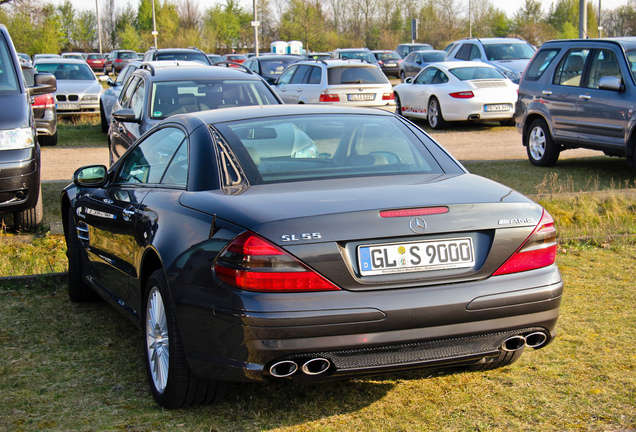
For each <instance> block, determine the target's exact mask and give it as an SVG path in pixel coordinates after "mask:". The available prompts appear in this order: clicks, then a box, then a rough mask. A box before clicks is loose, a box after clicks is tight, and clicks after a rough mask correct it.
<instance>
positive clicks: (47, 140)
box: [38, 131, 57, 146]
mask: <svg viewBox="0 0 636 432" xmlns="http://www.w3.org/2000/svg"><path fill="white" fill-rule="evenodd" d="M38 142H39V143H40V145H41V146H54V145H57V131H55V133H54V134H53V135H38Z"/></svg>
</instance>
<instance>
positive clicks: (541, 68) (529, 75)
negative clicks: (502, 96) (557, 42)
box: [523, 48, 561, 81]
mask: <svg viewBox="0 0 636 432" xmlns="http://www.w3.org/2000/svg"><path fill="white" fill-rule="evenodd" d="M559 51H561V49H560V48H552V49H544V50H541V51H540V52H539V53H537V55H536V56H535V58H534V59H533V60H532V63H531V64H530V66H528V70H527V71H526V73H525V75H524V77H523V78H524V79H526V80H529V81H537V80H538V79H539V78H541V76H542V75H543V72H545V70H546V69H547V68H548V66H550V65H551V64H552V62H553V61H554V59H555V58H556V57H557V54H558V53H559Z"/></svg>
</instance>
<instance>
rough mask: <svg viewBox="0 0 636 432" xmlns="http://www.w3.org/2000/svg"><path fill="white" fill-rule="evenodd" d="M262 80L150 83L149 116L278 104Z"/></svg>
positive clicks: (158, 116)
mask: <svg viewBox="0 0 636 432" xmlns="http://www.w3.org/2000/svg"><path fill="white" fill-rule="evenodd" d="M278 104H279V102H278V100H277V99H276V97H275V96H274V95H273V94H272V92H271V91H270V90H269V89H268V87H267V86H266V85H265V84H264V83H263V82H262V81H256V80H183V81H167V82H155V83H153V85H152V98H151V109H150V112H151V116H150V117H151V118H153V119H164V118H166V117H168V116H171V115H174V114H183V113H188V112H197V111H204V110H209V109H217V108H231V107H237V106H248V105H278Z"/></svg>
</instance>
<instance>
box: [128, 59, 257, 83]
mask: <svg viewBox="0 0 636 432" xmlns="http://www.w3.org/2000/svg"><path fill="white" fill-rule="evenodd" d="M142 66H143V63H142ZM135 73H136V74H141V73H147V74H148V75H150V76H152V81H171V80H174V81H178V80H181V79H206V78H214V79H233V78H234V79H243V80H255V81H261V78H260V77H259V76H258V75H254V74H251V73H246V72H242V71H241V70H238V69H234V68H228V67H224V66H208V65H202V66H174V67H165V68H156V69H154V73H153V72H151V71H150V70H148V69H144V68H140V69H138V70H137V71H135Z"/></svg>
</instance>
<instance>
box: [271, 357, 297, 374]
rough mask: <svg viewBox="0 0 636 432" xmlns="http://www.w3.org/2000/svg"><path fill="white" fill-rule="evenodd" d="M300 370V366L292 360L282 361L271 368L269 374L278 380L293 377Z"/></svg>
mask: <svg viewBox="0 0 636 432" xmlns="http://www.w3.org/2000/svg"><path fill="white" fill-rule="evenodd" d="M297 370H298V365H297V364H296V362H293V361H291V360H282V361H279V362H277V363H274V364H273V365H272V366H271V367H270V368H269V373H270V374H271V375H272V376H273V377H276V378H285V377H288V376H291V375H293V374H294V373H296V371H297Z"/></svg>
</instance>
